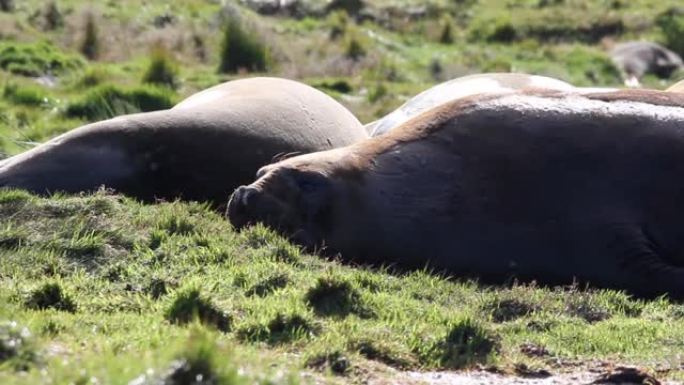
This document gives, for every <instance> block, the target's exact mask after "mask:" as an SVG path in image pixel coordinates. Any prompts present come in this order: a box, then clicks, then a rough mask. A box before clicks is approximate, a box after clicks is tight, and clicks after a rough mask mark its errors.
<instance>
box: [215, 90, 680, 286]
mask: <svg viewBox="0 0 684 385" xmlns="http://www.w3.org/2000/svg"><path fill="white" fill-rule="evenodd" d="M683 106H684V96H682V95H678V94H675V93H665V92H658V91H617V92H604V93H596V94H586V95H580V94H577V93H575V94H565V93H549V92H532V91H528V92H521V93H513V94H505V95H480V96H474V97H471V98H465V99H463V100H459V101H457V102H454V103H451V104H447V105H444V106H442V107H440V108H438V109H435V110H431V111H429V112H427V113H425V114H423V115H421V116H419V117H418V118H416V119H413V120H410V121H409V122H407V123H406V124H404V125H403V126H401V127H399V128H397V129H395V130H393V131H392V132H390V133H388V134H386V135H382V136H379V137H376V138H372V139H369V140H367V141H363V142H360V143H357V144H355V145H352V146H349V147H345V148H341V149H336V150H331V151H324V152H318V153H313V154H307V155H302V156H298V157H294V158H290V159H287V160H284V161H281V162H278V163H276V164H273V165H269V166H266V167H264V168H262V169H261V170H260V171H259V173H258V179H257V180H256V181H255V182H254V183H252V184H250V185H248V186H243V187H240V188H239V189H237V190H236V191H235V192H234V194H233V195H232V197H231V200H230V202H229V205H228V210H227V215H228V218H229V219H230V221H231V222H232V223H233V224H234V225H235V226H236V227H242V226H246V225H249V224H252V223H256V222H262V223H264V224H266V225H268V226H271V227H274V228H276V229H277V230H279V231H281V232H282V233H284V234H285V235H288V236H291V237H292V239H293V240H294V241H296V242H298V243H300V244H302V245H304V246H306V247H308V248H310V249H323V250H324V251H325V252H327V253H340V254H341V255H342V257H344V258H346V259H355V260H359V261H364V262H382V263H384V264H388V263H389V264H399V265H402V266H407V267H414V266H415V267H420V266H425V265H429V266H430V267H432V268H436V269H438V270H444V271H447V272H449V273H451V274H459V275H467V276H474V277H477V278H479V279H481V280H483V281H487V282H501V281H504V280H507V279H510V278H511V277H515V278H518V279H521V280H536V281H538V282H542V283H549V284H568V283H572V282H573V281H575V280H578V281H580V282H589V283H591V284H592V285H595V286H599V287H609V288H617V289H624V290H628V291H629V292H631V293H634V294H638V295H644V296H653V295H661V294H668V295H670V296H672V297H675V298H682V297H684V216H682V212H684V178H682V177H681V176H682V175H684V108H683Z"/></svg>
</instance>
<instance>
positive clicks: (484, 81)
mask: <svg viewBox="0 0 684 385" xmlns="http://www.w3.org/2000/svg"><path fill="white" fill-rule="evenodd" d="M525 88H539V89H548V90H561V91H567V90H571V89H573V88H574V87H573V86H572V85H571V84H569V83H566V82H564V81H561V80H558V79H554V78H550V77H546V76H538V75H528V74H522V73H505V72H501V73H499V72H492V73H484V74H476V75H468V76H462V77H459V78H456V79H451V80H449V81H446V82H443V83H440V84H437V85H436V86H434V87H431V88H428V89H427V90H425V91H423V92H421V93H419V94H418V95H416V96H414V97H412V98H411V99H409V100H408V101H407V102H406V103H404V104H402V105H401V106H400V107H399V108H397V109H396V110H394V111H392V112H390V113H389V114H387V115H385V116H384V117H382V118H380V119H378V120H376V121H374V122H372V123H369V124H367V125H366V131H368V134H369V135H370V136H378V135H382V134H385V133H387V132H388V131H390V130H391V129H393V128H395V127H399V126H400V125H401V124H403V123H404V122H406V121H408V120H409V119H411V118H414V117H416V116H418V115H420V114H422V113H423V112H425V111H427V110H429V109H432V108H435V107H437V106H440V105H442V104H444V103H448V102H450V101H453V100H457V99H461V98H465V97H468V96H472V95H476V94H482V93H493V92H512V91H516V90H521V89H525Z"/></svg>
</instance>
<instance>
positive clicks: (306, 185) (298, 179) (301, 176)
mask: <svg viewBox="0 0 684 385" xmlns="http://www.w3.org/2000/svg"><path fill="white" fill-rule="evenodd" d="M294 180H295V183H297V187H299V190H300V191H301V192H302V193H304V194H311V193H314V192H317V191H320V190H322V189H324V188H325V187H326V186H327V183H328V182H327V180H326V179H325V177H324V176H323V175H319V174H315V173H297V174H296V175H295V176H294Z"/></svg>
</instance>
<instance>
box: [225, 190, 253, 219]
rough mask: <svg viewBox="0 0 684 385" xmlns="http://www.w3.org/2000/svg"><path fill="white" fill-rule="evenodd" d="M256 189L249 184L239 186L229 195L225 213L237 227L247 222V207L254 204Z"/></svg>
mask: <svg viewBox="0 0 684 385" xmlns="http://www.w3.org/2000/svg"><path fill="white" fill-rule="evenodd" d="M257 194H258V191H257V190H256V189H255V188H253V187H249V186H240V187H238V188H237V189H236V190H235V191H234V192H233V195H232V196H231V197H230V201H229V202H228V209H227V210H226V211H227V212H226V214H227V217H228V220H229V221H230V222H231V223H232V224H233V225H234V226H235V227H237V228H241V227H244V226H246V225H247V223H248V222H249V219H250V218H249V208H250V206H253V205H254V198H256V195H257Z"/></svg>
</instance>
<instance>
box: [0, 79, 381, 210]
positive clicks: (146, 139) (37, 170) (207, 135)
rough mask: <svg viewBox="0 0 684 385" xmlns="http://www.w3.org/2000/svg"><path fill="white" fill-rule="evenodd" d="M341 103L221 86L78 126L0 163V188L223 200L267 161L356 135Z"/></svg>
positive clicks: (281, 82)
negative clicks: (102, 189) (167, 105)
mask: <svg viewBox="0 0 684 385" xmlns="http://www.w3.org/2000/svg"><path fill="white" fill-rule="evenodd" d="M366 137H367V135H366V133H365V131H364V129H363V126H362V125H361V123H359V121H358V120H357V119H356V118H355V117H354V116H353V115H352V114H351V113H350V112H349V111H348V110H347V109H346V108H344V107H343V106H342V105H341V104H339V103H337V102H336V101H335V100H333V99H332V98H330V97H329V96H327V95H325V94H324V93H322V92H320V91H318V90H316V89H314V88H312V87H309V86H307V85H304V84H301V83H298V82H295V81H291V80H285V79H278V78H250V79H242V80H236V81H231V82H227V83H223V84H220V85H218V86H215V87H212V88H210V89H207V90H204V91H202V92H199V93H198V94H195V95H193V96H190V97H189V98H187V99H186V100H184V101H182V102H181V103H179V104H178V105H177V106H175V107H174V108H172V109H170V110H165V111H156V112H149V113H141V114H133V115H126V116H121V117H117V118H114V119H110V120H106V121H102V122H98V123H93V124H88V125H85V126H82V127H79V128H77V129H74V130H72V131H70V132H67V133H65V134H63V135H60V136H58V137H56V138H54V139H52V140H50V141H48V142H47V143H44V144H42V145H39V146H37V147H35V148H33V149H31V150H29V151H26V152H24V153H22V154H19V155H17V156H14V157H12V158H9V159H7V160H5V161H3V162H2V163H0V186H4V187H14V188H22V189H26V190H29V191H33V192H36V193H44V192H52V191H64V192H80V191H89V190H93V189H97V188H98V187H99V186H102V185H104V186H106V187H109V188H112V189H114V190H116V191H118V192H121V193H124V194H127V195H130V196H133V197H136V198H139V199H142V200H146V201H149V200H153V199H157V198H163V199H173V198H183V199H189V200H200V201H211V202H214V203H219V204H225V200H226V196H227V195H228V194H230V193H231V192H232V191H233V190H234V189H235V188H236V187H237V186H239V185H241V184H244V183H248V182H249V181H251V180H252V179H253V177H254V173H255V172H256V171H257V170H258V169H259V168H260V167H261V166H263V165H265V164H269V163H271V162H272V161H273V158H274V156H276V155H278V154H287V153H293V152H294V153H309V152H314V151H321V150H327V149H332V148H335V147H341V146H345V145H349V144H352V143H354V142H357V141H359V140H362V139H364V138H366Z"/></svg>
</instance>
